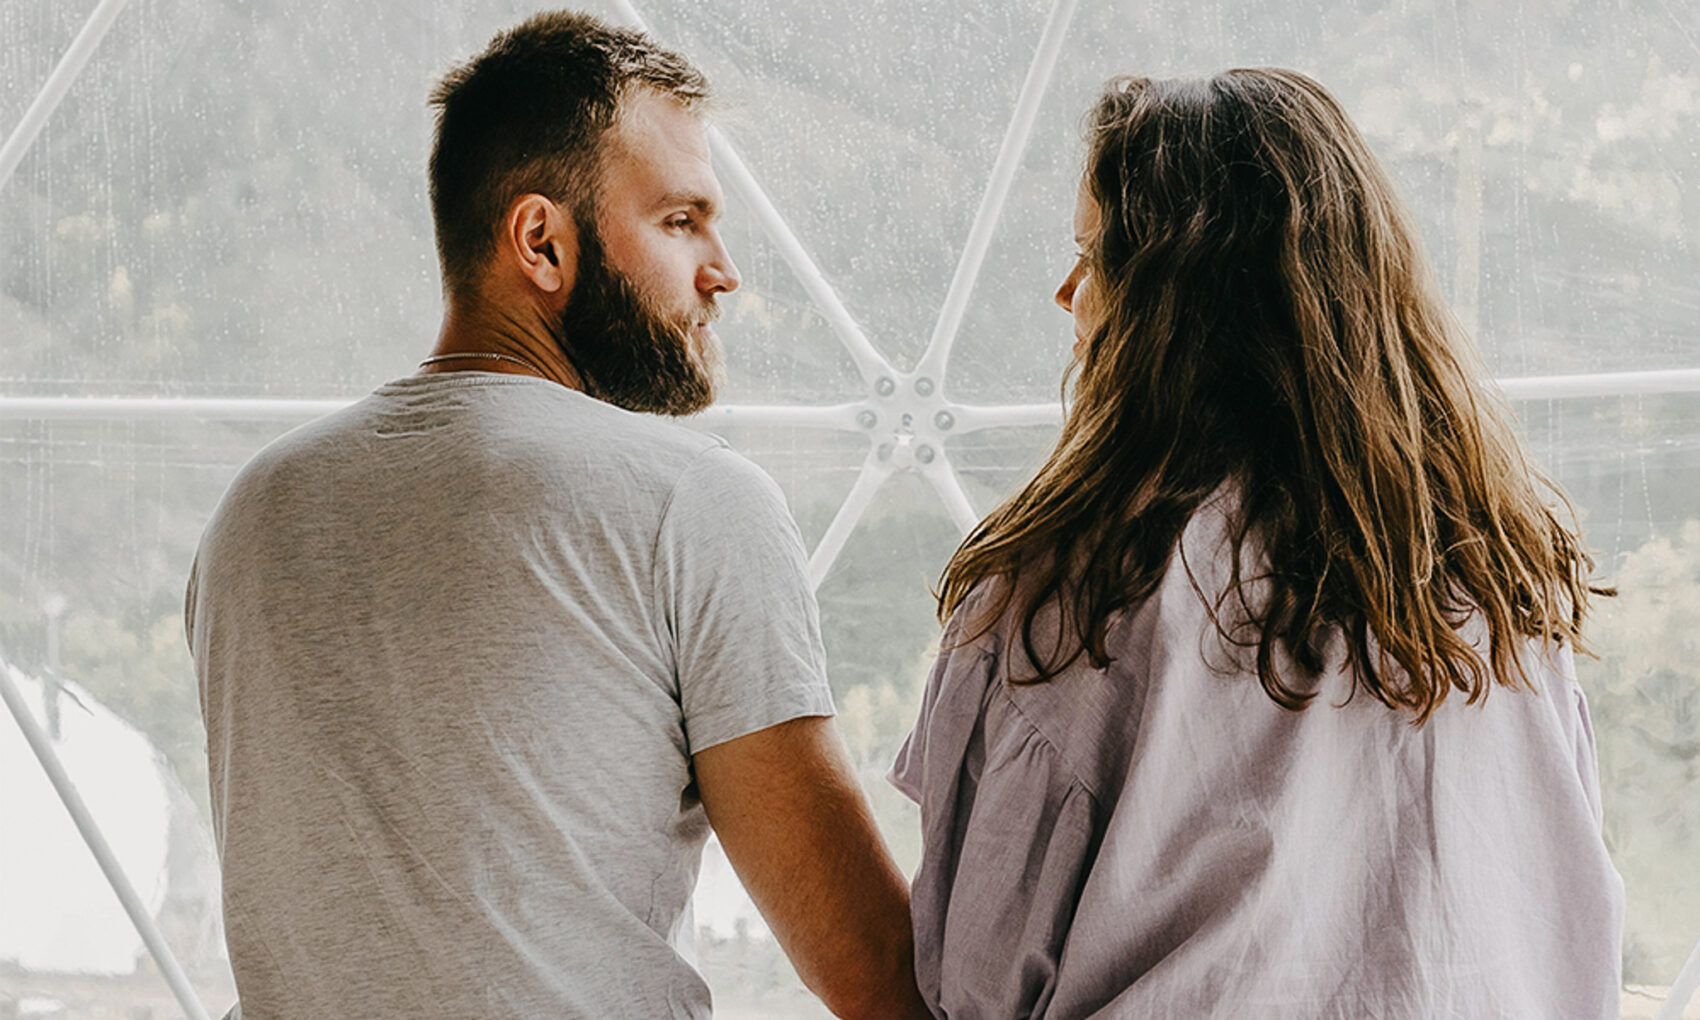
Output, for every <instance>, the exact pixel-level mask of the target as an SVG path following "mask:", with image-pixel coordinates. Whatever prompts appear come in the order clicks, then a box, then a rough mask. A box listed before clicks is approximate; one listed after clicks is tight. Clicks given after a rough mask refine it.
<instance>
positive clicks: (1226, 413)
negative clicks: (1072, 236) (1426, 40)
mask: <svg viewBox="0 0 1700 1020" xmlns="http://www.w3.org/2000/svg"><path fill="white" fill-rule="evenodd" d="M1089 123H1090V129H1089V155H1088V160H1087V168H1086V174H1085V180H1084V187H1085V189H1086V193H1087V194H1088V195H1090V197H1091V198H1092V199H1093V200H1094V201H1095V202H1096V204H1097V208H1098V212H1099V217H1100V225H1099V228H1098V232H1097V235H1096V236H1095V237H1093V238H1091V239H1089V241H1088V243H1087V244H1086V246H1085V247H1086V251H1085V253H1084V256H1083V257H1084V259H1085V260H1086V266H1087V269H1088V271H1089V272H1090V274H1091V276H1092V278H1093V281H1094V286H1096V287H1097V288H1098V290H1097V294H1098V305H1099V306H1100V307H1102V308H1103V309H1104V317H1103V322H1102V323H1101V324H1100V325H1098V326H1097V328H1096V329H1095V330H1094V331H1093V332H1092V334H1091V335H1090V336H1089V337H1088V338H1087V346H1086V349H1085V354H1084V356H1083V357H1082V359H1081V363H1082V364H1081V369H1080V375H1079V378H1078V381H1077V382H1076V384H1075V388H1074V399H1073V403H1072V406H1071V408H1070V410H1069V413H1068V415H1067V419H1066V421H1065V423H1064V425H1063V429H1062V435H1061V437H1060V439H1059V440H1058V442H1057V446H1056V449H1055V450H1054V451H1052V453H1051V455H1050V457H1049V459H1048V460H1047V461H1046V463H1045V465H1044V467H1043V468H1041V469H1040V471H1039V474H1038V476H1037V477H1036V478H1034V479H1033V480H1032V481H1031V482H1029V483H1028V484H1027V485H1026V487H1024V488H1023V489H1021V491H1019V492H1017V493H1016V494H1015V495H1014V496H1012V497H1011V498H1010V499H1009V500H1008V501H1006V502H1005V503H1004V504H1003V505H1002V506H1000V507H999V508H998V509H997V510H995V511H994V512H993V513H992V514H991V515H990V516H989V517H987V518H986V519H985V521H983V522H982V523H981V524H980V525H979V526H978V527H977V528H975V529H974V531H973V532H972V533H971V534H970V535H969V536H968V538H967V539H966V540H965V541H964V542H963V544H962V546H961V547H960V548H959V549H958V550H957V551H956V554H955V555H954V556H953V557H952V558H951V561H950V563H949V565H948V566H947V567H946V568H945V571H944V576H943V579H942V580H941V582H940V595H939V612H940V616H941V618H945V617H948V616H949V615H950V614H952V613H954V612H955V611H956V610H957V609H958V608H959V607H960V606H961V605H962V603H963V601H964V599H966V598H967V596H968V594H969V593H970V591H972V590H973V589H974V588H975V586H976V585H978V584H980V583H981V582H983V581H986V580H988V579H991V578H994V577H1002V578H1004V579H1006V580H1007V581H1010V582H1013V583H1008V584H1004V585H1002V586H1001V588H1002V590H1003V592H1004V596H1003V601H1004V605H1002V606H999V607H997V608H996V610H995V611H994V612H993V614H992V617H996V616H1000V615H1002V614H1004V613H1008V612H1010V611H1011V608H1012V607H1011V603H1013V614H1014V616H1013V618H1014V619H1018V620H1019V621H1020V639H1021V641H1022V643H1023V646H1024V650H1025V652H1026V654H1027V657H1028V659H1029V660H1030V661H1031V662H1032V663H1033V664H1034V665H1035V667H1036V669H1037V671H1038V675H1037V676H1034V677H1017V678H1014V679H1015V680H1016V681H1017V682H1044V681H1048V680H1051V679H1054V678H1055V677H1056V676H1057V675H1058V674H1059V673H1061V672H1062V671H1063V670H1064V669H1066V668H1067V667H1068V666H1069V665H1071V664H1072V663H1073V662H1074V661H1076V660H1077V659H1078V658H1079V657H1080V656H1081V655H1082V654H1084V655H1086V656H1087V657H1088V658H1089V660H1090V661H1091V662H1092V664H1093V665H1095V666H1099V667H1102V666H1105V665H1107V664H1108V663H1109V655H1108V653H1107V651H1106V648H1105V640H1106V630H1107V627H1108V624H1109V620H1110V618H1111V616H1112V615H1113V614H1115V613H1116V612H1117V611H1119V610H1122V609H1124V608H1126V607H1129V606H1132V605H1134V604H1136V603H1137V602H1138V601H1139V600H1141V599H1142V598H1144V597H1145V596H1147V595H1149V594H1150V593H1151V592H1152V591H1153V590H1154V589H1155V588H1156V586H1157V584H1158V582H1159V581H1160V580H1161V578H1162V577H1163V575H1164V573H1165V572H1166V571H1167V569H1168V567H1169V561H1170V558H1171V556H1172V554H1173V550H1174V549H1175V547H1176V544H1177V541H1178V539H1179V537H1180V534H1181V532H1182V529H1183V528H1184V527H1185V526H1186V524H1187V522H1188V520H1190V519H1191V517H1192V515H1193V513H1194V512H1195V511H1196V510H1197V509H1198V508H1199V506H1200V504H1201V502H1202V501H1203V500H1204V499H1205V498H1206V497H1208V496H1209V495H1211V494H1212V493H1213V492H1215V491H1216V490H1217V489H1218V488H1219V487H1220V486H1222V485H1223V483H1227V482H1231V483H1234V485H1235V487H1236V489H1237V493H1238V507H1239V510H1238V513H1237V515H1235V521H1236V523H1235V525H1234V528H1233V536H1232V540H1233V548H1234V553H1235V557H1234V559H1235V563H1234V567H1233V574H1232V578H1231V585H1230V590H1229V592H1228V593H1227V594H1226V595H1225V596H1224V597H1223V600H1222V602H1220V603H1218V604H1217V606H1216V607H1215V608H1216V609H1217V610H1220V608H1221V606H1223V605H1226V604H1227V603H1228V602H1229V601H1230V599H1231V600H1232V601H1233V602H1234V603H1235V604H1236V605H1238V606H1240V607H1242V617H1243V618H1241V619H1238V620H1236V621H1233V622H1230V621H1228V620H1226V619H1225V618H1224V617H1223V616H1221V615H1218V616H1217V625H1218V627H1219V628H1222V632H1223V636H1224V637H1227V636H1228V634H1229V631H1230V630H1233V631H1234V632H1235V633H1239V631H1240V628H1241V627H1243V626H1247V625H1249V627H1250V628H1251V630H1250V633H1251V634H1253V635H1255V639H1254V640H1253V641H1247V642H1244V643H1246V644H1255V647H1256V649H1257V651H1256V665H1257V674H1258V678H1259V680H1260V681H1261V683H1262V685H1263V688H1264V690H1265V691H1266V692H1267V693H1268V694H1269V696H1270V697H1271V698H1272V699H1274V700H1275V701H1276V702H1277V703H1278V704H1280V705H1282V706H1284V707H1287V708H1291V709H1299V708H1303V707H1304V706H1305V705H1306V704H1308V703H1309V701H1310V699H1311V697H1312V696H1313V694H1312V693H1311V692H1310V691H1308V690H1306V688H1307V687H1310V686H1312V685H1311V684H1310V682H1309V681H1311V680H1313V679H1314V677H1315V676H1316V675H1317V674H1318V673H1320V672H1321V671H1322V670H1323V668H1324V666H1325V663H1324V661H1323V650H1324V646H1325V645H1326V643H1327V642H1326V639H1327V635H1328V632H1329V630H1330V629H1331V628H1333V627H1336V626H1337V627H1339V628H1340V629H1341V631H1342V632H1343V633H1344V635H1345V638H1346V646H1347V649H1348V651H1349V654H1350V655H1351V658H1352V663H1353V664H1354V666H1355V669H1356V675H1357V678H1358V680H1357V682H1358V683H1359V685H1360V686H1361V687H1362V688H1363V689H1364V690H1367V691H1368V692H1369V693H1370V694H1371V695H1373V696H1374V697H1376V698H1378V699H1380V700H1381V701H1382V702H1383V703H1385V704H1387V705H1388V706H1390V707H1394V708H1400V709H1408V710H1410V711H1411V712H1412V713H1413V714H1414V716H1415V720H1416V721H1417V722H1418V723H1421V722H1423V721H1425V720H1427V719H1428V717H1429V715H1430V714H1431V713H1432V712H1433V711H1434V710H1435V708H1436V707H1437V706H1438V705H1439V704H1440V703H1441V701H1442V700H1444V699H1445V698H1446V696H1447V695H1448V693H1450V692H1451V691H1454V690H1457V691H1462V692H1464V693H1465V694H1466V695H1467V698H1468V700H1469V701H1470V702H1475V701H1476V700H1477V699H1479V698H1481V697H1483V696H1484V695H1485V694H1486V692H1487V691H1488V690H1489V689H1490V688H1491V686H1492V685H1493V682H1494V681H1496V680H1497V682H1499V683H1500V684H1503V685H1506V686H1510V687H1517V686H1528V685H1529V679H1528V674H1527V672H1526V670H1525V667H1524V663H1523V658H1522V655H1521V654H1520V648H1521V646H1522V645H1523V643H1524V638H1525V636H1528V637H1534V638H1538V639H1545V640H1551V641H1569V642H1571V643H1573V644H1575V645H1577V646H1581V645H1582V642H1581V634H1580V630H1581V626H1582V622H1583V619H1584V617H1585V615H1586V613H1587V610H1588V598H1589V595H1590V593H1593V594H1606V593H1608V592H1607V591H1606V590H1605V589H1599V588H1594V587H1592V586H1591V585H1590V582H1589V574H1590V572H1591V570H1592V567H1593V563H1592V560H1591V559H1590V558H1589V557H1588V555H1587V553H1586V551H1585V550H1584V549H1583V547H1582V544H1581V540H1580V536H1579V535H1578V533H1577V531H1576V530H1575V528H1574V527H1573V526H1572V525H1570V524H1568V523H1566V522H1567V521H1569V520H1573V519H1574V515H1573V513H1572V512H1571V511H1570V507H1569V503H1568V501H1567V500H1566V499H1565V497H1564V495H1563V494H1562V492H1560V491H1559V490H1558V489H1557V487H1556V486H1554V485H1553V484H1552V483H1551V482H1550V481H1549V480H1548V479H1546V477H1545V476H1544V475H1542V474H1540V473H1539V472H1538V471H1537V470H1536V469H1534V468H1533V467H1532V465H1531V464H1530V463H1528V461H1527V460H1526V459H1525V457H1524V455H1523V452H1522V450H1521V448H1520V446H1519V444H1518V441H1517V438H1516V436H1515V434H1514V432H1513V430H1512V427H1511V425H1510V420H1509V416H1508V414H1506V412H1505V411H1504V410H1503V409H1502V407H1501V404H1500V402H1499V400H1498V399H1497V398H1496V397H1495V396H1492V395H1490V393H1489V391H1488V390H1486V389H1485V388H1484V387H1483V385H1482V383H1481V382H1480V379H1479V376H1480V372H1481V369H1480V365H1479V363H1478V360H1477V356H1476V354H1475V351H1474V347H1473V345H1472V343H1471V341H1470V340H1469V338H1468V337H1467V336H1466V335H1465V334H1464V332H1463V331H1462V329H1461V327H1460V326H1459V324H1458V322H1457V321H1456V320H1455V319H1454V318H1453V316H1452V315H1451V314H1450V312H1449V311H1448V309H1447V308H1446V306H1445V304H1444V303H1443V301H1442V300H1441V298H1440V295H1439V293H1438V291H1437V288H1436V285H1435V283H1434V281H1433V279H1432V277H1431V274H1430V272H1429V270H1428V268H1427V265H1426V263H1425V260H1424V258H1423V255H1422V252H1421V250H1420V247H1419V243H1418V239H1417V232H1416V230H1415V228H1414V227H1413V225H1412V223H1411V220H1410V218H1409V216H1408V214H1407V213H1406V211H1405V209H1404V207H1403V205H1402V204H1401V202H1400V201H1399V199H1398V197H1397V196H1396V195H1395V193H1394V189H1393V186H1392V183H1391V181H1390V180H1389V178H1388V177H1387V174H1386V172H1385V171H1384V170H1383V169H1382V168H1381V166H1380V164H1379V163H1378V162H1377V161H1376V159H1375V157H1374V156H1373V155H1372V154H1371V153H1370V151H1369V149H1368V147H1367V146H1366V145H1365V143H1364V141H1363V139H1362V137H1360V136H1359V134H1358V132H1357V130H1356V129H1355V128H1354V127H1353V125H1352V123H1351V121H1350V120H1349V119H1348V118H1347V116H1346V114H1345V112H1344V111H1343V110H1342V109H1341V108H1340V106H1339V104H1338V103H1336V102H1335V100H1334V99H1333V97H1332V96H1330V95H1329V94H1328V92H1327V91H1326V90H1324V89H1323V88H1322V86H1320V85H1319V84H1317V83H1316V82H1314V81H1312V80H1311V79H1309V78H1307V77H1305V76H1304V75H1301V74H1298V73H1295V72H1292V71H1283V70H1271V69H1258V70H1235V71H1228V72H1225V73H1223V74H1220V75H1217V76H1215V77H1213V78H1210V79H1208V80H1175V81H1152V80H1147V79H1143V78H1120V79H1116V80H1114V81H1112V82H1111V83H1110V85H1109V86H1108V88H1107V89H1106V91H1105V93H1104V95H1103V97H1102V98H1101V99H1100V100H1099V102H1098V104H1097V106H1096V108H1095V109H1094V111H1093V113H1092V115H1091V118H1090V122H1089ZM1543 492H1544V493H1545V495H1546V498H1545V499H1543V497H1542V493H1543ZM1547 500H1551V501H1552V503H1553V505H1549V503H1548V501H1547ZM1559 507H1561V508H1562V510H1563V512H1564V514H1565V517H1564V518H1563V519H1561V518H1560V516H1559V515H1558V513H1557V512H1556V509H1555V508H1559ZM1248 540H1249V541H1251V542H1253V543H1254V548H1255V550H1256V552H1257V555H1256V556H1255V557H1254V556H1246V555H1242V554H1243V552H1244V549H1245V546H1246V543H1247V542H1248ZM1242 560H1243V562H1242ZM1242 566H1245V567H1248V568H1249V570H1250V571H1251V572H1252V573H1255V574H1256V576H1246V575H1244V574H1242V572H1241V568H1242ZM1249 585H1255V586H1256V589H1257V592H1256V597H1254V598H1248V597H1247V586H1249ZM1049 604H1055V605H1056V606H1057V607H1058V610H1059V615H1057V616H1055V617H1052V618H1051V619H1060V620H1062V621H1063V623H1062V629H1063V633H1062V634H1061V635H1060V640H1059V636H1058V635H1056V634H1054V633H1051V634H1044V633H1038V634H1036V631H1035V621H1036V619H1037V618H1038V616H1039V614H1040V612H1041V610H1042V609H1044V608H1045V607H1046V606H1047V605H1049ZM1476 614H1479V616H1480V618H1481V620H1482V621H1483V622H1484V623H1485V626H1486V631H1487V635H1488V638H1489V641H1488V644H1487V647H1488V649H1489V651H1488V658H1489V660H1490V661H1486V662H1484V661H1483V657H1482V655H1481V654H1480V653H1479V652H1478V651H1477V648H1476V647H1475V646H1473V645H1472V643H1471V642H1470V641H1469V640H1467V639H1466V637H1465V636H1463V635H1462V634H1460V632H1459V628H1460V626H1461V625H1462V624H1463V623H1464V621H1465V620H1466V619H1468V618H1470V617H1471V616H1473V615H1476ZM990 622H991V619H990V618H989V619H988V620H987V625H989V624H990ZM1041 630H1042V628H1041ZM1278 647H1279V648H1284V649H1285V650H1286V651H1287V652H1288V657H1287V661H1289V662H1290V663H1292V664H1293V665H1295V666H1296V667H1297V672H1298V673H1299V674H1300V675H1296V676H1295V675H1287V672H1283V667H1282V666H1281V664H1280V659H1279V658H1278V657H1277V656H1276V655H1275V654H1274V652H1275V649H1276V648H1278ZM1372 649H1373V651H1372ZM1584 650H1585V649H1584ZM1288 672H1292V671H1291V670H1289V671H1288Z"/></svg>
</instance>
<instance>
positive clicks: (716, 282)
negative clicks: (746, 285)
mask: <svg viewBox="0 0 1700 1020" xmlns="http://www.w3.org/2000/svg"><path fill="white" fill-rule="evenodd" d="M743 282H744V278H743V277H742V276H740V275H739V274H738V267H737V265H736V264H735V263H733V261H732V253H731V252H729V251H727V250H726V245H725V243H724V242H722V241H721V240H720V236H719V234H718V233H717V234H716V235H715V238H714V254H713V256H712V257H710V258H709V260H708V262H707V263H705V264H704V265H703V267H702V272H701V273H700V274H699V275H698V279H697V287H698V289H699V290H701V291H702V292H703V293H705V294H730V293H731V292H732V291H735V290H737V289H738V286H739V285H740V284H742V283H743Z"/></svg>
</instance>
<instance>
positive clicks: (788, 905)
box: [693, 717, 932, 1020]
mask: <svg viewBox="0 0 1700 1020" xmlns="http://www.w3.org/2000/svg"><path fill="white" fill-rule="evenodd" d="M693 760H694V764H695V768H696V779H697V789H698V791H699V793H700V794H701V796H702V804H703V808H704V810H705V811H707V813H708V820H709V822H710V823H711V824H712V825H713V826H714V831H715V833H716V834H717V835H718V836H719V837H720V845H721V846H722V847H724V848H725V850H726V856H727V859H729V860H730V861H731V862H732V867H733V868H734V869H736V870H737V872H738V877H739V878H740V879H742V880H743V882H744V888H745V889H747V890H748V891H749V893H750V897H751V898H752V899H754V900H755V903H756V906H757V907H759V908H761V913H762V916H763V917H764V918H766V920H767V923H768V926H769V927H771V928H772V929H773V933H774V935H775V936H776V937H777V938H778V939H779V945H780V946H781V948H783V949H784V950H785V954H786V955H787V956H789V957H790V958H791V963H792V965H793V966H795V967H796V968H797V973H798V974H799V975H800V976H801V977H802V979H803V983H804V984H806V985H808V986H809V989H810V990H811V991H813V992H814V993H815V994H816V995H818V996H820V997H821V1000H822V1001H823V1002H825V1003H826V1006H827V1008H828V1009H830V1010H832V1011H833V1013H835V1014H837V1015H838V1016H841V1017H854V1018H863V1017H867V1018H876V1017H877V1018H880V1020H910V1018H930V1017H931V1016H932V1014H931V1012H930V1011H929V1010H928V1009H927V1007H926V1006H925V1005H924V1004H923V1003H922V1002H921V996H920V993H919V992H917V991H916V990H915V970H914V936H913V934H912V931H911V928H910V923H909V886H908V883H907V882H905V881H904V880H903V875H902V873H901V872H899V871H898V870H897V866H896V865H895V864H894V863H892V860H891V855H890V853H889V852H887V850H886V847H885V843H884V841H883V840H882V839H881V838H880V834H879V830H878V828H876V827H875V825H874V820H873V816H872V814H871V812H870V811H869V809H868V802H867V799H866V798H865V797H864V796H863V794H862V790H861V787H860V786H859V785H857V783H856V777H855V774H854V772H853V771H852V769H851V767H850V760H849V754H848V753H847V752H846V750H845V748H844V742H843V739H842V738H840V737H839V735H838V730H837V729H836V727H835V725H834V724H833V722H832V720H831V719H830V718H825V717H808V718H802V719H793V720H791V721H789V722H784V723H780V724H779V725H777V726H770V727H768V728H767V729H764V730H758V731H757V732H755V733H751V734H749V735H748V736H743V737H738V738H736V739H734V740H728V741H726V742H725V743H722V744H716V745H715V746H713V747H710V748H707V749H705V750H703V751H701V752H699V753H697V755H696V756H695V758H694V759H693Z"/></svg>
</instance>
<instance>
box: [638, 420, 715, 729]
mask: <svg viewBox="0 0 1700 1020" xmlns="http://www.w3.org/2000/svg"><path fill="white" fill-rule="evenodd" d="M705 438H707V439H709V440H710V445H709V446H706V447H704V448H703V449H701V450H698V451H697V452H696V453H694V454H692V455H691V459H690V460H689V461H687V462H686V463H685V466H684V467H683V468H681V469H680V471H679V474H678V476H677V477H675V478H674V479H673V484H672V485H671V486H669V487H668V489H667V498H666V499H664V500H662V501H661V514H660V516H659V517H657V518H656V522H655V538H654V539H653V540H651V542H650V546H649V589H650V591H651V593H652V595H651V598H652V599H653V600H655V601H662V598H663V593H662V591H661V579H660V577H659V576H658V575H659V573H660V571H661V534H662V532H664V531H666V530H667V519H668V517H669V516H670V515H671V514H672V513H673V503H674V500H675V498H676V497H677V496H678V494H679V486H681V485H683V484H684V483H685V476H686V475H689V474H690V473H691V472H692V471H694V470H696V468H697V465H698V464H699V463H701V462H702V459H703V458H704V457H706V456H708V455H709V454H710V453H713V452H714V451H716V450H725V449H729V447H728V446H727V445H726V441H725V440H724V439H721V438H720V437H719V436H713V435H709V436H705ZM651 608H652V609H656V610H659V609H661V608H662V607H660V606H655V605H653V604H652V606H651ZM656 617H657V622H660V623H666V624H667V625H668V626H667V627H666V628H665V629H666V632H667V633H666V634H665V636H663V635H662V634H657V635H656V637H657V638H663V637H664V639H663V641H662V643H663V645H664V647H665V648H666V651H667V661H668V664H669V665H670V666H671V667H672V669H673V680H674V683H675V684H676V685H677V684H678V681H679V648H678V641H677V637H676V635H674V634H673V632H672V626H671V623H672V620H671V617H670V616H669V615H668V614H667V613H665V612H657V613H656ZM678 694H679V697H680V699H681V702H680V703H681V705H682V704H683V698H684V689H683V688H682V687H681V688H680V689H679V691H678Z"/></svg>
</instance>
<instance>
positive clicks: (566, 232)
mask: <svg viewBox="0 0 1700 1020" xmlns="http://www.w3.org/2000/svg"><path fill="white" fill-rule="evenodd" d="M500 241H501V243H500V245H499V248H500V249H501V252H500V254H501V255H503V256H505V257H504V258H502V259H500V260H499V261H503V262H507V263H508V264H509V265H511V266H513V267H514V268H515V269H517V270H519V272H520V273H521V275H523V276H524V277H525V278H526V279H528V280H530V281H531V284H532V286H534V287H536V288H537V289H538V290H540V291H543V292H544V293H545V294H553V295H556V296H557V298H560V299H564V298H566V296H567V295H568V294H570V293H572V289H573V277H574V275H575V269H576V267H577V265H578V228H577V226H576V225H575V224H574V223H573V218H572V217H571V216H570V215H568V214H567V211H566V210H565V209H563V208H561V207H560V206H559V205H556V204H555V203H554V202H552V201H550V200H549V199H547V198H545V197H544V196H542V195H521V196H520V197H519V198H516V199H514V201H513V204H512V205H510V206H508V215H507V217H506V218H505V219H504V220H503V221H502V236H501V238H500Z"/></svg>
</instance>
